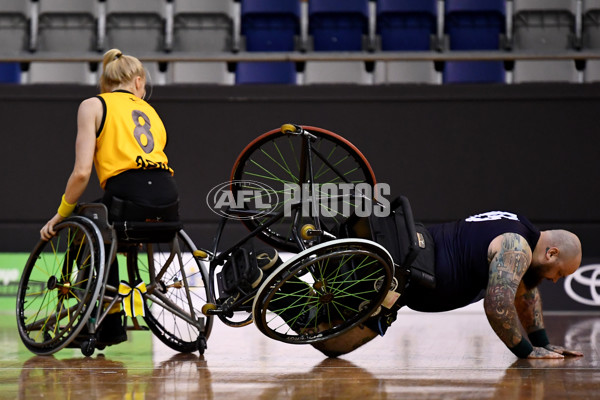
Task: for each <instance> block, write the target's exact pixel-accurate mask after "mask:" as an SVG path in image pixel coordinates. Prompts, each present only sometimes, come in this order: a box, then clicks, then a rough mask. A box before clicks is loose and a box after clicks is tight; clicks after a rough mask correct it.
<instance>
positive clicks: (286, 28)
mask: <svg viewBox="0 0 600 400" xmlns="http://www.w3.org/2000/svg"><path fill="white" fill-rule="evenodd" d="M241 18H242V26H241V32H242V35H244V36H245V38H246V50H247V51H293V50H294V49H295V36H297V35H299V34H300V0H242V7H241Z"/></svg>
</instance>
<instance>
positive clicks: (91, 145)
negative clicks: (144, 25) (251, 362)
mask: <svg viewBox="0 0 600 400" xmlns="http://www.w3.org/2000/svg"><path fill="white" fill-rule="evenodd" d="M145 87H146V72H145V69H144V67H143V65H142V63H141V62H140V61H139V60H138V59H137V58H135V57H133V56H130V55H126V54H123V53H122V52H121V51H120V50H118V49H112V50H109V51H107V52H106V53H105V54H104V57H103V60H102V75H101V77H100V91H101V94H99V95H98V96H95V97H91V98H88V99H86V100H84V101H82V102H81V104H80V106H79V110H78V112H77V139H76V144H75V165H74V167H73V172H72V173H71V176H70V177H69V180H68V181H67V186H66V189H65V192H64V195H63V196H62V199H61V202H60V206H59V208H58V211H57V213H56V214H55V215H54V216H53V217H52V218H51V219H50V220H49V221H48V222H47V223H46V225H44V227H43V228H42V229H41V231H40V236H41V238H42V239H43V240H49V239H50V238H52V237H53V236H54V234H55V231H54V227H55V226H56V224H58V223H59V222H61V221H62V220H63V219H65V218H67V217H68V216H69V215H71V213H72V212H73V210H74V209H75V206H76V204H77V202H78V201H79V198H80V197H81V195H82V194H83V192H84V191H85V189H86V187H87V185H88V182H89V179H90V176H91V173H92V165H94V166H95V169H96V173H97V175H98V179H99V181H100V186H101V187H102V189H104V197H103V200H102V201H103V203H105V204H106V205H107V207H108V209H109V214H110V216H111V218H112V219H113V220H118V219H122V220H125V219H127V220H146V219H148V218H153V217H154V215H152V213H153V212H155V210H154V209H153V207H156V208H165V207H163V206H171V207H166V208H168V209H169V210H170V211H171V213H170V215H168V216H166V218H165V216H161V218H163V219H177V218H178V215H177V203H178V191H177V187H176V185H175V181H174V180H173V177H172V175H173V170H172V169H171V167H169V163H168V159H167V156H166V154H165V152H164V148H165V146H166V144H167V133H166V130H165V127H164V125H163V123H162V120H161V119H160V117H159V116H158V114H157V113H156V111H155V110H154V108H152V106H150V105H149V104H148V103H147V102H146V101H144V96H145V91H146V89H145ZM117 201H119V202H124V203H121V204H128V205H129V207H119V211H115V208H116V207H112V206H113V203H116V202H117ZM121 212H122V213H121ZM109 282H110V283H111V284H113V285H115V284H116V286H118V282H119V281H118V268H116V267H115V266H114V265H113V266H112V267H111V274H110V276H109ZM111 316H112V314H111V315H109V316H108V317H111ZM108 317H107V318H106V319H105V321H106V322H105V323H103V327H105V325H106V326H108V325H111V323H112V325H114V329H112V330H113V331H115V332H113V336H115V335H114V334H115V333H116V337H115V338H114V339H111V340H112V341H113V342H116V343H118V342H119V341H123V340H125V339H126V336H125V332H124V331H122V332H121V331H120V330H119V325H121V324H120V319H121V316H120V314H115V315H114V316H113V318H108ZM111 320H113V321H111ZM120 328H121V329H122V325H121V326H120ZM107 330H108V329H104V331H105V333H106V331H107ZM116 330H119V332H116ZM102 334H103V329H101V330H100V335H101V336H102ZM99 341H100V342H102V341H103V340H102V337H101V338H99ZM109 341H110V340H109ZM107 344H110V343H107Z"/></svg>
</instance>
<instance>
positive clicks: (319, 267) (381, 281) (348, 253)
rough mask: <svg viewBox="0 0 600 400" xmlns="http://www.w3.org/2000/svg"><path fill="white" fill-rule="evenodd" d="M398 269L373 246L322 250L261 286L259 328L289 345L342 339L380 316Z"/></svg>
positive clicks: (361, 242)
mask: <svg viewBox="0 0 600 400" xmlns="http://www.w3.org/2000/svg"><path fill="white" fill-rule="evenodd" d="M393 265H394V264H393V260H392V257H391V255H390V254H389V253H388V252H387V250H386V249H385V248H383V247H382V246H381V245H379V244H377V243H375V242H373V241H370V240H365V239H337V240H333V241H330V242H326V243H321V244H318V245H316V246H314V247H311V248H309V249H307V250H305V251H303V252H301V253H300V254H298V255H296V256H295V257H293V258H291V259H290V260H288V261H286V262H285V263H283V264H282V265H281V266H279V267H278V268H277V270H275V271H274V272H273V273H272V274H271V275H270V276H269V277H268V278H267V280H266V281H265V282H264V283H263V284H262V285H261V287H260V288H259V290H258V292H257V294H256V297H255V298H254V303H253V306H252V313H253V316H254V324H255V325H256V326H257V327H258V329H259V330H260V331H261V332H262V333H264V334H265V335H267V336H268V337H270V338H273V339H276V340H279V341H282V342H286V343H293V344H304V343H315V342H319V341H323V340H327V339H330V338H333V337H335V336H338V335H340V334H342V333H344V332H346V331H347V330H349V329H351V328H353V327H354V326H356V325H357V324H359V323H361V322H363V321H364V320H365V319H367V318H368V317H369V316H371V315H373V314H374V313H377V312H378V310H379V307H381V304H382V302H383V300H384V299H385V297H386V295H387V294H388V291H389V290H390V286H391V282H392V279H393V272H394V270H393V268H394V267H393Z"/></svg>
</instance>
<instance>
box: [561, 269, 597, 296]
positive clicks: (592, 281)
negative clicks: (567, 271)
mask: <svg viewBox="0 0 600 400" xmlns="http://www.w3.org/2000/svg"><path fill="white" fill-rule="evenodd" d="M565 292H567V294H568V295H569V297H570V298H572V299H573V300H575V301H576V302H578V303H581V304H586V305H588V306H600V264H593V265H586V266H584V267H579V269H577V271H575V273H573V274H571V275H569V276H567V277H566V278H565Z"/></svg>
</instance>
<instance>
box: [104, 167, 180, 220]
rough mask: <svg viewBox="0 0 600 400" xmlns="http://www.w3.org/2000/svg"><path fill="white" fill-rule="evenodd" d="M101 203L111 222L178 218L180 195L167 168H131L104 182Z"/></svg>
mask: <svg viewBox="0 0 600 400" xmlns="http://www.w3.org/2000/svg"><path fill="white" fill-rule="evenodd" d="M102 203H104V204H105V205H106V207H107V208H108V210H109V220H111V221H119V220H120V221H123V220H131V221H144V220H147V219H152V220H154V219H160V220H167V221H174V220H179V211H178V204H179V194H178V191H177V186H176V184H175V180H174V179H173V177H172V176H171V174H170V173H169V172H168V171H161V170H131V171H127V172H124V173H122V174H119V175H117V176H114V177H112V178H110V179H109V180H108V181H107V182H106V187H105V192H104V197H103V198H102Z"/></svg>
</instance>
